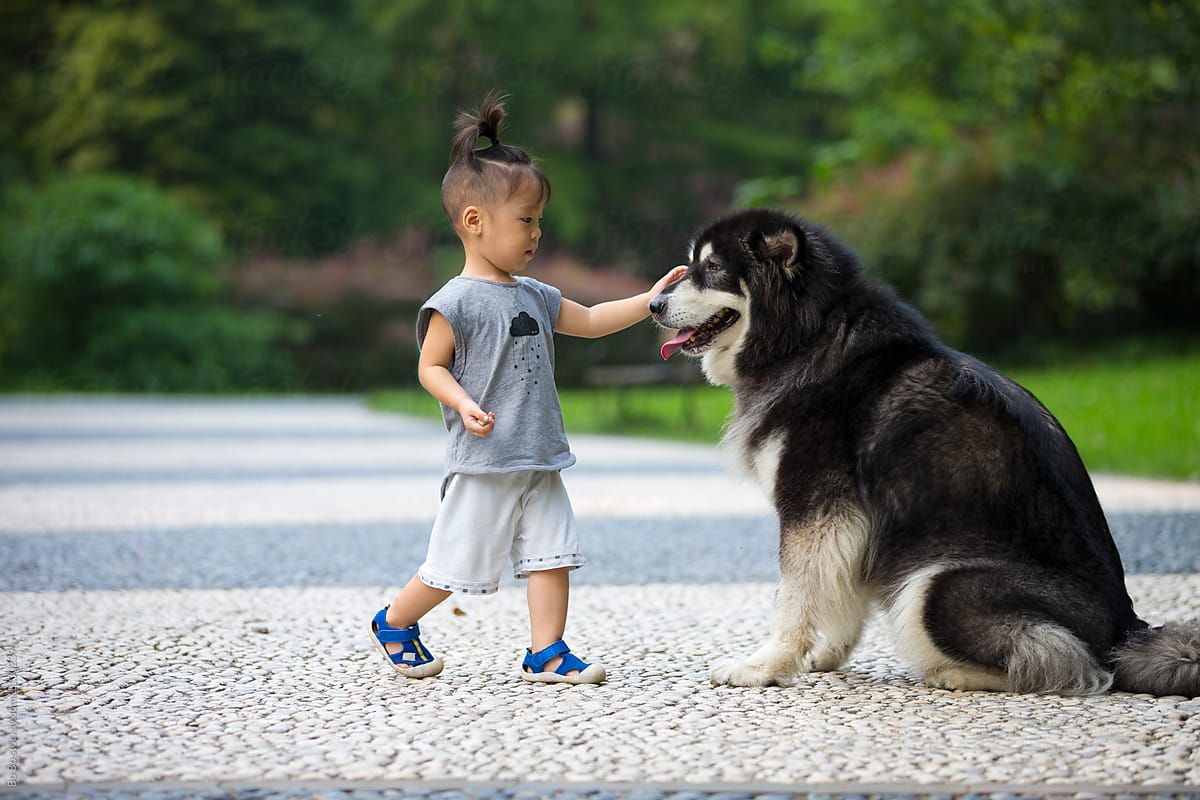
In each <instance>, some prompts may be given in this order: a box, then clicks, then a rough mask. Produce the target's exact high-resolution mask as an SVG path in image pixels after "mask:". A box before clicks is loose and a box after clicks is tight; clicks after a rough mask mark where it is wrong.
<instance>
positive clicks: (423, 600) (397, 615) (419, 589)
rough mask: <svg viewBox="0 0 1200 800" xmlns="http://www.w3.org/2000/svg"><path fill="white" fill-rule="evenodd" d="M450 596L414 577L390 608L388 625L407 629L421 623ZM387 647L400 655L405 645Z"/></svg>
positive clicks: (391, 651) (448, 593)
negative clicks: (422, 619) (421, 620)
mask: <svg viewBox="0 0 1200 800" xmlns="http://www.w3.org/2000/svg"><path fill="white" fill-rule="evenodd" d="M450 594H451V593H450V592H448V591H446V590H445V589H435V588H433V587H432V586H429V585H428V584H426V583H424V582H422V581H421V579H420V578H419V577H417V576H416V575H414V576H413V577H412V580H410V581H409V582H408V585H406V586H405V587H404V588H403V589H401V590H400V593H399V594H397V595H396V599H395V600H393V601H392V604H391V606H389V607H388V611H387V617H386V619H387V624H388V625H391V626H392V627H394V628H407V627H408V626H409V625H413V624H415V623H417V622H418V621H420V619H421V618H422V617H424V616H425V615H426V614H428V613H429V612H430V611H432V610H433V609H434V607H436V606H437V605H438V603H440V602H442V601H443V600H445V599H446V598H447V597H449V596H450ZM385 647H386V648H387V651H388V653H398V652H400V650H401V649H403V647H404V644H403V643H401V642H388V643H387V644H386V645H385ZM414 674H415V673H414Z"/></svg>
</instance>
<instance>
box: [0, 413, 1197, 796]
mask: <svg viewBox="0 0 1200 800" xmlns="http://www.w3.org/2000/svg"><path fill="white" fill-rule="evenodd" d="M443 442H444V439H443V432H442V431H441V429H440V427H439V426H438V425H436V424H434V423H426V422H423V421H415V420H409V419H404V418H397V417H391V416H385V415H380V414H374V413H371V412H369V411H367V410H365V409H364V408H363V407H362V405H361V404H360V403H358V402H357V401H354V400H343V399H339V400H308V399H305V400H261V401H260V400H249V401H205V400H139V399H123V398H113V399H72V398H55V399H46V400H42V399H8V400H0V564H2V565H3V569H2V570H0V619H2V620H3V628H2V634H0V635H2V637H3V639H2V641H3V652H2V655H0V658H2V660H0V668H2V673H0V674H2V675H3V702H2V703H0V706H2V707H0V726H2V730H0V734H2V737H3V738H2V739H0V744H2V746H3V747H4V753H5V754H6V755H7V756H8V758H7V759H6V766H7V778H8V780H7V784H8V785H7V787H6V788H0V793H2V794H8V795H14V796H22V797H33V798H57V797H80V796H87V797H95V798H114V799H115V798H122V799H124V798H138V799H139V800H151V798H156V799H157V798H182V797H205V798H208V797H212V798H218V797H219V798H225V797H231V798H246V799H247V800H249V798H292V797H297V798H299V797H305V798H307V797H322V798H346V799H347V800H357V799H358V798H409V797H412V798H436V800H464V799H466V798H481V799H492V798H494V799H495V800H508V799H510V798H511V799H512V800H532V799H533V798H538V799H539V800H540V799H541V798H551V797H553V798H565V799H567V800H574V799H575V798H581V799H583V798H587V799H589V800H593V799H594V800H659V798H672V799H673V800H741V798H749V797H757V798H766V797H770V798H777V797H783V796H797V795H803V796H806V797H829V798H833V797H856V798H867V797H871V798H875V797H886V798H893V799H894V798H900V797H942V796H950V795H957V796H961V795H971V794H974V795H978V796H989V797H996V798H1015V797H1024V796H1028V795H1040V796H1046V795H1052V796H1081V795H1082V796H1089V797H1091V796H1105V797H1123V796H1134V795H1136V796H1146V795H1160V796H1164V797H1166V796H1174V797H1180V796H1190V797H1193V798H1195V797H1200V747H1198V745H1197V743H1198V742H1200V699H1186V698H1178V697H1172V698H1152V697H1148V696H1143V695H1131V694H1110V695H1106V696H1103V697H1098V698H1086V699H1079V698H1061V697H1028V696H1012V695H998V694H989V693H973V692H968V693H952V692H946V691H940V690H931V689H928V688H926V687H924V686H923V685H921V684H920V683H918V682H917V681H916V680H914V679H913V677H912V676H911V674H910V673H909V672H908V671H907V670H906V668H905V667H904V665H903V664H902V663H901V662H900V661H899V660H897V658H896V657H895V655H894V652H893V649H892V647H891V644H890V642H889V641H888V639H887V637H886V635H885V632H884V631H883V629H882V628H881V627H880V626H879V625H878V624H877V623H875V622H874V621H873V622H872V623H871V624H870V625H869V626H868V630H867V632H866V634H865V635H864V637H863V641H862V643H861V644H860V645H859V647H858V649H857V651H856V652H855V653H854V655H853V656H852V658H851V659H850V661H849V662H848V663H847V664H846V666H845V667H844V668H843V670H842V671H840V672H837V673H832V674H822V675H813V676H808V677H805V678H803V679H802V680H800V681H798V682H797V683H796V685H794V686H792V687H787V688H773V689H736V688H730V687H720V688H713V687H711V686H710V685H709V682H708V679H707V669H708V664H709V662H710V661H711V660H713V659H715V658H718V657H721V656H725V655H729V654H733V653H738V652H744V651H746V650H748V649H750V648H752V647H754V646H756V645H757V643H758V641H759V640H760V639H761V638H762V636H763V635H764V625H765V620H766V615H767V610H768V607H769V603H770V599H771V592H772V583H773V581H774V577H775V566H774V560H773V559H774V553H773V547H774V533H773V526H772V521H771V517H770V514H769V509H768V507H767V504H766V502H765V500H764V499H763V498H762V496H761V495H760V493H759V491H758V489H757V488H756V487H754V486H753V485H751V484H749V483H747V482H745V481H743V480H741V479H740V478H738V477H736V476H735V475H734V474H733V473H732V472H731V471H730V470H729V469H727V467H726V464H725V459H724V456H723V455H722V454H721V453H720V452H719V451H718V450H717V449H716V448H712V447H707V446H691V445H681V444H667V443H661V442H654V441H648V440H618V439H607V438H601V437H584V436H575V437H572V444H573V447H574V450H575V451H576V453H577V455H578V456H579V463H578V464H577V465H576V466H575V467H572V468H571V469H570V470H567V471H566V472H565V473H564V479H565V481H566V482H567V486H568V489H569V490H570V492H571V496H572V501H573V503H574V505H575V508H576V512H577V514H578V516H579V519H580V523H581V534H582V536H583V541H584V547H585V552H586V553H587V554H588V556H589V558H590V559H591V564H590V565H589V566H588V567H586V568H585V569H582V570H580V571H578V572H576V573H575V574H574V580H573V583H574V585H573V593H572V608H571V621H570V623H569V630H568V637H567V638H568V641H570V642H571V643H572V646H573V647H574V648H575V650H576V651H577V652H579V653H581V654H582V655H583V656H584V657H585V658H589V659H594V660H597V661H600V662H601V663H603V664H604V665H605V667H606V668H607V670H608V673H609V680H608V682H607V683H605V684H604V685H602V686H591V687H562V686H559V687H554V686H529V685H526V684H524V683H523V682H522V681H520V680H519V679H518V678H517V662H518V660H519V658H520V654H521V652H522V650H523V648H524V646H525V643H526V638H527V627H526V626H527V617H526V611H525V607H524V594H523V591H522V588H521V586H520V585H519V584H517V583H516V582H514V581H512V580H511V579H507V578H506V580H505V582H504V584H503V586H502V588H501V591H500V592H499V593H498V594H497V595H495V596H492V597H485V598H477V597H471V598H461V599H460V598H457V597H456V598H452V599H451V600H450V601H448V602H446V603H444V604H443V605H442V606H441V607H439V608H438V609H436V610H435V611H434V612H433V613H432V614H431V615H430V616H429V617H428V618H427V621H426V622H423V623H422V627H423V628H424V630H425V634H426V635H425V640H426V642H427V643H428V644H429V645H430V646H431V647H433V648H434V649H435V651H437V652H438V653H439V654H441V655H442V656H443V657H444V659H445V660H446V663H447V666H446V670H445V672H444V673H442V675H441V676H439V677H437V678H434V679H429V680H424V681H412V680H407V679H404V678H403V677H400V676H397V675H395V674H394V673H393V672H392V671H391V670H390V669H389V668H388V667H387V666H386V665H385V664H384V662H383V660H382V659H381V658H380V657H379V656H378V654H377V653H376V652H375V651H374V650H373V649H372V648H371V646H370V642H369V640H368V636H367V632H366V623H367V621H368V619H369V618H370V616H371V615H372V614H373V613H374V611H375V610H377V609H378V608H379V607H380V605H382V604H383V603H384V602H387V600H388V599H390V597H391V595H392V594H393V593H394V591H395V589H396V588H397V586H398V585H399V584H400V583H402V582H403V581H404V580H406V579H407V578H408V577H409V575H411V573H412V571H413V569H414V568H415V567H416V565H417V563H419V561H420V560H421V558H422V556H423V552H424V546H425V543H426V537H427V533H428V527H429V523H430V521H431V520H432V517H433V514H434V511H435V509H436V504H437V488H438V482H439V477H440V464H441V450H442V445H443ZM1096 483H1097V487H1098V490H1099V491H1100V494H1101V498H1102V501H1103V502H1104V504H1105V508H1106V511H1107V513H1108V515H1109V519H1110V522H1111V523H1112V527H1113V530H1114V535H1115V536H1116V537H1117V539H1118V545H1119V546H1120V548H1121V550H1122V553H1123V555H1124V558H1125V563H1126V568H1127V571H1128V573H1129V588H1130V592H1131V594H1132V596H1133V597H1134V601H1135V603H1136V604H1137V607H1138V610H1139V612H1140V613H1141V615H1142V616H1143V617H1144V618H1146V619H1147V620H1149V621H1151V622H1160V621H1163V620H1166V619H1171V618H1183V617H1187V616H1195V615H1197V614H1200V485H1194V484H1172V483H1161V482H1154V481H1140V480H1130V479H1122V478H1108V477H1098V478H1097V481H1096Z"/></svg>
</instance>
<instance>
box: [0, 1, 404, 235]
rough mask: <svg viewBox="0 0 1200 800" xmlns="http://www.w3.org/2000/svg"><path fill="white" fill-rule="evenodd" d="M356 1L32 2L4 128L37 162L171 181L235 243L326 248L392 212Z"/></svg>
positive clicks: (371, 61)
mask: <svg viewBox="0 0 1200 800" xmlns="http://www.w3.org/2000/svg"><path fill="white" fill-rule="evenodd" d="M358 5H359V4H348V5H347V4H341V3H334V4H326V3H318V2H308V3H304V2H282V1H280V2H259V3H240V2H236V1H235V0H218V1H217V2H199V1H198V0H185V2H178V3H168V4H162V3H144V2H129V1H128V0H107V1H106V2H98V3H89V4H76V3H46V4H44V5H42V6H37V7H35V8H29V7H28V4H27V7H26V8H25V9H24V10H23V13H22V14H20V15H19V17H18V18H19V19H20V20H22V21H23V25H22V26H21V27H20V28H19V29H20V30H21V31H23V32H24V34H25V36H26V37H27V38H25V40H24V41H23V47H18V48H17V53H18V54H19V55H13V56H10V57H9V61H8V62H7V68H6V69H5V70H4V71H5V73H6V74H7V77H8V85H9V87H10V88H9V94H10V95H11V96H12V98H13V100H14V106H15V109H16V111H15V113H16V115H17V116H16V120H15V122H16V124H17V125H19V126H20V127H19V129H17V130H13V129H12V128H10V129H9V130H8V131H7V132H6V133H7V136H8V139H9V140H10V141H11V142H12V143H13V144H14V145H15V146H16V147H17V148H18V151H19V152H22V153H23V154H25V155H26V156H27V157H28V160H29V161H30V163H31V164H33V165H34V170H35V175H34V177H46V176H48V175H51V174H55V173H57V172H66V173H72V174H80V173H87V172H95V171H119V172H125V173H130V174H135V175H138V176H140V177H142V178H144V179H148V180H151V181H153V182H155V183H157V184H159V185H160V186H164V187H166V188H168V189H170V190H171V191H172V193H174V194H175V195H176V196H180V197H184V198H186V199H187V200H188V201H189V202H190V203H192V204H193V205H196V206H197V207H199V208H201V209H203V210H204V211H205V213H207V214H208V215H210V216H211V217H213V218H214V219H216V220H217V221H218V222H219V223H220V224H221V226H222V228H223V229H224V231H225V232H226V235H227V238H228V240H229V241H231V242H232V243H233V244H234V246H235V247H237V248H239V249H254V248H269V249H278V250H283V251H288V252H318V251H325V250H331V249H335V248H337V247H340V246H342V245H344V244H345V243H346V242H348V241H351V240H353V239H355V238H357V237H360V236H362V235H365V234H367V233H370V232H372V231H376V230H379V229H381V228H386V227H387V226H388V224H389V223H390V222H392V217H391V215H390V214H388V213H381V212H380V209H383V208H386V201H388V200H393V199H395V197H396V196H397V195H396V194H395V192H394V191H393V187H392V184H391V183H390V182H389V181H390V179H392V178H394V177H395V176H396V175H397V174H398V172H397V171H396V170H389V169H388V166H389V165H388V164H387V162H386V161H384V160H382V159H380V158H379V154H378V152H377V151H376V150H375V149H373V148H372V147H371V146H370V145H371V143H372V142H373V141H374V140H375V138H376V136H377V134H376V133H375V130H376V126H377V125H378V123H379V120H380V118H381V117H382V116H384V113H383V112H384V111H385V109H386V103H387V99H388V98H387V97H386V95H385V94H384V92H383V91H382V81H383V78H384V75H385V71H386V68H387V67H388V64H389V60H388V57H387V51H386V47H385V45H384V44H383V43H382V42H381V41H380V40H379V38H378V36H377V35H376V34H375V33H374V31H372V30H371V28H370V27H368V26H367V25H365V24H364V21H363V18H362V15H361V14H360V13H358ZM14 60H16V63H15V64H14Z"/></svg>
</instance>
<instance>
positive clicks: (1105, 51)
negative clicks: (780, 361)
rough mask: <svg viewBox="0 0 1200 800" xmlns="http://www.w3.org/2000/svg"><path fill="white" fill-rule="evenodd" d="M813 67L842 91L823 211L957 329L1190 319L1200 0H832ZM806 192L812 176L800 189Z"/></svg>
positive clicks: (813, 209) (1064, 330)
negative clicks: (839, 131)
mask: <svg viewBox="0 0 1200 800" xmlns="http://www.w3.org/2000/svg"><path fill="white" fill-rule="evenodd" d="M822 17H823V19H824V20H825V21H826V26H825V28H824V32H823V35H822V36H821V37H820V40H819V44H818V46H817V47H816V49H815V50H814V51H812V52H810V53H809V58H808V60H807V62H806V66H805V70H806V72H807V73H808V74H809V75H810V76H811V79H812V81H813V82H814V83H815V84H817V85H821V86H824V87H825V88H826V89H827V90H829V91H833V92H836V93H837V94H838V95H840V96H842V97H843V98H845V99H846V101H847V102H846V104H845V106H844V108H845V109H846V113H845V115H844V116H843V120H842V121H843V123H844V131H845V138H844V139H842V140H840V141H832V142H829V143H827V144H825V145H823V146H822V147H821V148H820V149H819V152H818V153H817V154H816V156H815V158H814V165H813V170H812V173H811V174H812V176H813V177H814V178H815V180H814V181H813V182H812V183H811V184H810V185H809V186H807V187H805V192H806V193H802V192H800V191H796V187H795V186H791V185H786V184H785V185H783V186H774V187H773V186H771V185H767V186H765V187H763V186H761V185H760V184H761V182H760V183H759V184H753V183H752V184H744V185H743V187H742V192H741V194H742V198H741V199H742V202H743V203H744V204H747V205H755V204H764V203H786V204H788V205H791V206H792V207H794V208H796V209H797V210H798V211H800V212H801V213H803V214H805V215H808V216H812V217H814V218H816V219H819V220H821V221H823V222H825V223H826V224H829V225H830V226H832V227H833V228H835V229H836V230H837V231H838V232H839V233H840V234H841V235H842V236H843V238H845V239H847V240H848V241H849V242H850V243H852V244H853V245H854V246H855V247H857V248H858V249H859V250H860V252H861V253H862V254H863V255H864V256H865V258H866V260H867V262H868V263H869V264H870V265H871V266H872V268H873V269H874V270H875V271H876V272H877V273H878V274H879V275H880V276H882V277H883V278H884V279H886V280H888V281H890V282H892V283H894V284H895V285H896V286H897V288H898V289H899V290H900V292H901V293H902V294H903V295H904V296H905V297H907V298H909V299H910V300H911V301H913V302H914V303H915V304H916V305H918V306H919V307H920V308H921V309H922V310H923V311H925V312H926V313H927V314H928V315H930V316H931V317H932V318H933V320H934V322H935V323H936V325H937V327H938V329H939V332H940V333H942V334H943V335H945V336H946V337H947V338H949V339H950V340H951V341H953V342H955V343H956V344H959V345H962V346H967V347H972V348H976V349H980V350H984V351H988V352H992V353H995V352H1003V351H1012V350H1014V349H1020V348H1022V347H1026V346H1028V345H1029V342H1030V341H1031V340H1038V339H1044V338H1046V337H1064V336H1067V337H1071V336H1073V337H1082V336H1088V335H1095V334H1101V335H1109V336H1111V335H1117V334H1120V333H1122V332H1128V331H1131V330H1132V331H1146V330H1155V329H1158V328H1164V327H1165V328H1179V327H1187V326H1190V327H1191V328H1192V329H1193V330H1194V329H1195V324H1196V320H1197V317H1196V314H1195V311H1194V309H1195V308H1196V306H1197V303H1200V147H1198V144H1197V143H1198V142H1200V102H1198V101H1200V80H1198V79H1200V72H1198V68H1200V63H1198V61H1197V53H1198V52H1200V4H1197V3H1196V2H1194V1H1193V2H1144V3H1135V4H1126V3H1108V2H1103V3H1092V2H1084V0H1066V1H1065V2H1061V3H1054V4H1046V3H1039V2H1020V1H1018V0H1008V1H1007V2H985V1H984V0H969V1H968V2H950V0H922V1H921V2H909V3H896V2H885V3H879V2H874V0H837V2H833V0H830V1H829V2H827V3H825V4H824V6H823V8H822ZM801 194H804V196H803V197H801Z"/></svg>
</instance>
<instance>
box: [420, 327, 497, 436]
mask: <svg viewBox="0 0 1200 800" xmlns="http://www.w3.org/2000/svg"><path fill="white" fill-rule="evenodd" d="M453 358H454V329H453V328H451V327H450V323H449V322H447V321H446V318H445V317H443V316H442V315H441V314H439V313H438V312H436V311H434V312H432V313H431V314H430V315H429V329H428V330H426V331H425V341H424V343H423V344H422V345H421V358H420V360H419V361H418V362H417V378H418V380H420V381H421V385H422V386H423V387H425V391H427V392H429V393H430V394H431V395H433V396H434V397H435V398H437V401H438V402H439V403H441V404H442V405H444V406H446V407H447V408H453V409H454V410H455V411H457V412H458V413H459V416H461V417H462V421H463V425H465V426H466V428H467V432H468V433H472V434H474V435H476V436H481V437H486V436H488V435H489V434H491V432H492V423H493V422H494V421H495V419H496V417H495V415H494V414H491V413H489V412H486V411H484V410H483V409H482V408H480V407H479V404H478V403H476V402H475V399H474V398H473V397H471V395H469V394H467V390H466V389H464V388H463V387H462V385H461V384H460V383H459V382H458V381H456V380H455V379H454V376H453V375H451V374H450V362H451V360H452V359H453Z"/></svg>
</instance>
